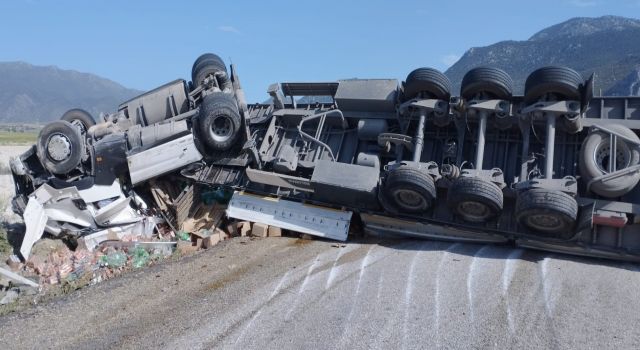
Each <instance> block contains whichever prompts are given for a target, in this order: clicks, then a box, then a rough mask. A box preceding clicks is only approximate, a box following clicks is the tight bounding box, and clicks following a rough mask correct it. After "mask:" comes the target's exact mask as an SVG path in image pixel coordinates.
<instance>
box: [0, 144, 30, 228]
mask: <svg viewBox="0 0 640 350" xmlns="http://www.w3.org/2000/svg"><path fill="white" fill-rule="evenodd" d="M29 147H30V146H28V145H21V146H7V145H0V169H2V170H5V171H7V172H8V171H9V159H10V158H11V157H17V156H19V155H20V154H22V153H24V152H25V151H26V150H27V149H29ZM14 194H15V193H14V188H13V179H12V178H11V175H9V174H8V173H0V214H1V215H2V217H0V220H2V221H4V220H6V219H9V218H10V216H11V215H10V213H8V212H7V209H9V212H10V211H11V210H10V203H11V197H13V195H14Z"/></svg>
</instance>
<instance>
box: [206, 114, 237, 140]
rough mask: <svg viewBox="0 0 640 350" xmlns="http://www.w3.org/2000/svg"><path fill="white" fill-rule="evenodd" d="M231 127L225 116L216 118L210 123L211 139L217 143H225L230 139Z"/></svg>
mask: <svg viewBox="0 0 640 350" xmlns="http://www.w3.org/2000/svg"><path fill="white" fill-rule="evenodd" d="M232 131H233V126H232V124H231V120H230V119H229V117H227V116H219V117H216V118H215V119H214V120H213V122H212V123H211V137H212V138H213V139H214V140H216V141H219V142H224V141H226V140H227V139H228V138H229V137H231V133H232Z"/></svg>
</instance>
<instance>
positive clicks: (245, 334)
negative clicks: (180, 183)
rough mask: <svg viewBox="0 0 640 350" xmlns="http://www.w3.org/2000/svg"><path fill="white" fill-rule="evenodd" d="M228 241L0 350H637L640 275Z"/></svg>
mask: <svg viewBox="0 0 640 350" xmlns="http://www.w3.org/2000/svg"><path fill="white" fill-rule="evenodd" d="M334 245H335V244H334V243H332V242H320V241H302V240H297V239H293V238H268V239H256V240H253V241H251V240H249V239H247V238H239V239H233V240H230V241H227V242H224V243H222V244H220V245H219V246H216V247H215V248H213V249H212V250H209V251H204V252H201V253H198V254H196V255H194V256H190V257H186V258H183V259H181V260H179V261H175V262H169V263H163V264H160V265H157V266H154V267H151V268H149V269H145V270H143V271H140V272H134V273H131V274H128V275H126V276H124V277H122V278H117V279H114V280H110V281H107V282H104V283H101V284H99V285H96V286H92V287H89V288H86V289H83V290H81V291H79V292H77V293H74V294H72V295H70V296H68V297H66V298H64V299H61V300H59V301H56V302H53V303H49V304H46V305H41V306H38V307H35V308H33V309H30V310H27V311H24V312H21V313H18V314H13V315H9V316H7V317H3V318H0V334H1V339H0V348H2V349H9V348H12V349H17V348H42V347H45V348H49V347H51V348H60V349H71V348H72V349H101V348H117V349H120V348H168V349H176V348H182V349H193V348H196V349H197V348H238V349H303V348H304V349H328V348H342V349H382V348H387V349H388V348H393V349H396V348H397V349H400V348H402V349H412V348H457V349H471V348H500V349H503V348H512V349H552V348H558V349H588V348H591V349H632V348H636V349H637V348H640V331H639V330H638V325H639V324H640V302H639V301H638V297H639V296H640V294H639V292H638V291H640V273H638V268H639V267H638V265H635V264H630V263H617V262H609V261H604V260H595V259H586V258H584V259H583V258H572V257H567V256H563V255H556V254H548V253H543V252H537V251H529V250H521V249H514V248H511V247H504V246H492V245H473V244H459V243H446V242H434V241H416V240H410V241H409V240H396V241H393V240H390V241H376V240H362V241H359V242H355V243H349V244H347V245H346V246H345V247H339V248H338V247H335V246H334Z"/></svg>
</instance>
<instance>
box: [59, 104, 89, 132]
mask: <svg viewBox="0 0 640 350" xmlns="http://www.w3.org/2000/svg"><path fill="white" fill-rule="evenodd" d="M60 120H64V121H67V122H69V123H71V124H73V125H75V126H77V127H79V128H80V133H81V134H85V133H86V132H87V130H89V128H90V127H92V126H94V125H96V121H95V119H93V117H92V116H91V114H89V112H87V111H85V110H84V109H80V108H74V109H70V110H68V111H66V112H65V113H64V114H63V115H62V117H61V118H60Z"/></svg>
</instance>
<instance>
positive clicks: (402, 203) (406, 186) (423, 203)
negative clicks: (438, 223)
mask: <svg viewBox="0 0 640 350" xmlns="http://www.w3.org/2000/svg"><path fill="white" fill-rule="evenodd" d="M383 191H384V195H385V197H386V199H387V201H388V202H389V203H390V204H391V205H392V206H393V208H395V209H396V210H397V211H398V212H406V213H412V214H420V213H424V212H426V211H427V210H428V209H429V208H431V206H432V205H433V201H434V200H435V198H436V185H435V183H434V181H433V178H432V177H431V176H430V175H429V174H426V173H425V172H423V171H420V170H418V169H415V168H411V167H404V166H403V167H400V168H397V169H394V170H392V171H391V172H389V175H387V179H386V181H385V184H384V188H383Z"/></svg>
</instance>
